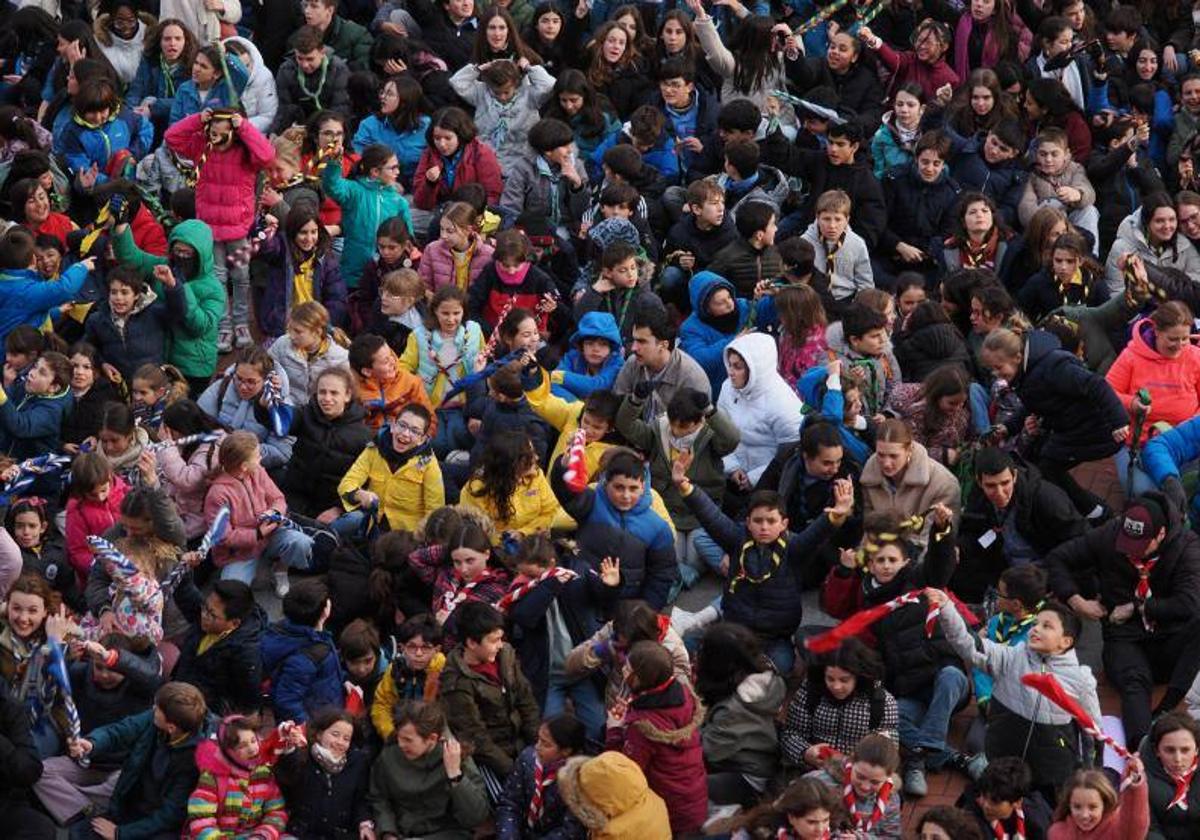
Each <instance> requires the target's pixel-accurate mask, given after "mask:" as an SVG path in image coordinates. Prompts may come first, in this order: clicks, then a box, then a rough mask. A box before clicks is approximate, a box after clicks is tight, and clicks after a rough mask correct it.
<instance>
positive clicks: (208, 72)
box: [192, 54, 217, 88]
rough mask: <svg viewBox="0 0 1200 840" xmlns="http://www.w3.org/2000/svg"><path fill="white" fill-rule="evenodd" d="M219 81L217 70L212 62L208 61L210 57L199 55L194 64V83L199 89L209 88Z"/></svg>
mask: <svg viewBox="0 0 1200 840" xmlns="http://www.w3.org/2000/svg"><path fill="white" fill-rule="evenodd" d="M216 80H217V68H215V67H213V66H212V62H211V61H209V60H208V56H206V55H203V54H197V55H196V59H195V61H193V62H192V81H193V82H195V83H196V86H197V87H200V88H207V87H208V86H209V85H211V84H212V83H213V82H215V81H216Z"/></svg>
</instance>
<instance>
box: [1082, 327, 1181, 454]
mask: <svg viewBox="0 0 1200 840" xmlns="http://www.w3.org/2000/svg"><path fill="white" fill-rule="evenodd" d="M1154 342H1155V332H1154V324H1153V323H1152V322H1151V321H1150V319H1149V318H1143V319H1141V320H1140V321H1137V322H1136V323H1135V324H1134V325H1133V335H1132V336H1131V337H1130V339H1129V343H1128V344H1127V345H1125V349H1124V350H1122V351H1121V355H1119V356H1117V360H1116V361H1115V362H1113V365H1112V367H1110V368H1109V369H1108V373H1107V374H1106V375H1105V377H1104V378H1105V379H1107V380H1108V384H1109V385H1111V386H1112V389H1113V390H1114V391H1116V392H1117V396H1118V397H1119V398H1120V399H1121V403H1122V404H1123V405H1125V406H1126V407H1129V406H1130V405H1131V404H1132V403H1133V401H1134V399H1135V398H1136V397H1137V392H1138V391H1139V390H1140V389H1142V388H1145V389H1146V390H1147V391H1149V392H1150V411H1149V413H1148V414H1147V415H1146V418H1145V420H1144V421H1143V422H1142V427H1141V428H1142V435H1141V438H1140V439H1139V440H1138V441H1137V443H1138V444H1141V443H1144V442H1145V440H1146V438H1148V437H1149V436H1150V432H1151V430H1152V429H1153V427H1154V424H1155V423H1158V422H1159V421H1162V422H1166V423H1170V424H1171V425H1172V426H1178V425H1179V424H1180V423H1183V422H1184V421H1186V420H1190V419H1191V418H1192V417H1195V416H1196V415H1197V414H1200V347H1197V346H1196V345H1195V344H1191V343H1190V342H1189V343H1187V344H1185V345H1184V346H1183V352H1182V353H1181V354H1180V355H1178V356H1176V357H1175V358H1173V359H1169V358H1167V357H1166V356H1164V355H1162V354H1161V353H1159V352H1158V350H1157V349H1155V345H1154ZM1131 417H1132V414H1131Z"/></svg>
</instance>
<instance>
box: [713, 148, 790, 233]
mask: <svg viewBox="0 0 1200 840" xmlns="http://www.w3.org/2000/svg"><path fill="white" fill-rule="evenodd" d="M723 154H724V158H725V159H724V172H723V173H722V174H720V175H718V176H716V178H715V180H716V182H717V185H718V186H719V187H720V188H721V189H722V190H723V191H724V193H725V204H726V207H727V208H728V210H729V213H730V215H731V216H732V217H733V221H734V223H735V224H736V223H737V217H738V212H739V211H740V210H741V208H742V206H743V205H745V206H749V205H751V204H766V205H767V206H769V207H770V208H771V209H772V210H774V211H775V213H776V215H778V214H779V210H780V207H781V206H782V205H783V202H784V201H785V200H786V199H787V197H788V192H789V191H790V187H789V186H788V180H787V178H785V177H783V173H782V172H780V171H779V170H778V169H776V168H775V167H774V166H766V165H765V164H761V163H760V157H759V150H758V144H756V143H754V142H752V141H744V140H739V141H735V142H733V143H726V144H725V149H724V152H723Z"/></svg>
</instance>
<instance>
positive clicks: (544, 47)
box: [524, 2, 577, 78]
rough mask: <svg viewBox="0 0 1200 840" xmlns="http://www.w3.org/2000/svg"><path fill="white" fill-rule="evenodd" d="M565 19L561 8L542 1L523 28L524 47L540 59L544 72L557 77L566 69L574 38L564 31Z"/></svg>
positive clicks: (574, 41) (574, 43)
mask: <svg viewBox="0 0 1200 840" xmlns="http://www.w3.org/2000/svg"><path fill="white" fill-rule="evenodd" d="M566 22H567V19H566V16H565V15H564V14H563V11H562V9H560V8H559V7H558V6H556V5H555V4H553V3H547V2H542V3H539V4H538V6H537V8H536V9H534V10H533V19H532V20H531V21H530V22H529V26H527V27H526V29H525V35H524V39H525V45H526V47H527V48H528V49H529V50H531V51H533V52H534V53H537V55H538V56H540V57H541V59H542V64H543V66H545V68H546V72H547V73H549V74H550V75H551V76H554V77H555V78H558V76H559V74H560V73H562V72H563V71H564V70H566V65H567V64H568V62H569V61H570V54H571V53H572V51H573V48H574V47H575V46H576V45H577V44H576V39H575V38H574V37H572V35H571V34H568V33H567V32H565V31H564V27H565V25H566Z"/></svg>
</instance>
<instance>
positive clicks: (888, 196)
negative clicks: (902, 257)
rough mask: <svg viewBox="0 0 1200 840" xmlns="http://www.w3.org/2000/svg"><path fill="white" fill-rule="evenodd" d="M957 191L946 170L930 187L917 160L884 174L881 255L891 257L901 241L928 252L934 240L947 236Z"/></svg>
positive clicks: (880, 236)
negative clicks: (885, 214) (885, 210)
mask: <svg viewBox="0 0 1200 840" xmlns="http://www.w3.org/2000/svg"><path fill="white" fill-rule="evenodd" d="M960 192H961V188H960V187H959V185H958V182H957V181H955V180H954V179H953V178H951V177H950V174H949V173H948V172H947V171H946V170H945V169H943V170H942V174H941V175H940V176H939V177H938V179H937V180H936V181H934V182H933V183H932V184H930V183H927V182H926V181H924V180H922V178H921V176H920V175H919V174H918V173H917V164H916V161H913V162H912V163H910V164H908V165H907V166H897V167H896V168H894V169H890V170H888V171H887V172H885V173H884V175H883V199H884V201H885V202H887V208H888V226H887V227H886V228H884V230H883V233H881V234H880V235H879V253H880V256H885V257H890V256H891V255H892V254H894V253H895V252H896V246H897V245H899V244H900V243H901V242H907V243H908V244H909V245H912V246H913V247H914V248H920V249H921V250H922V251H924V252H925V253H927V254H928V253H931V250H930V249H931V248H932V243H933V240H934V239H938V238H944V237H945V236H946V234H947V233H949V225H948V223H949V221H950V214H951V212H952V211H953V209H954V205H956V204H957V203H958V196H959V193H960Z"/></svg>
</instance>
